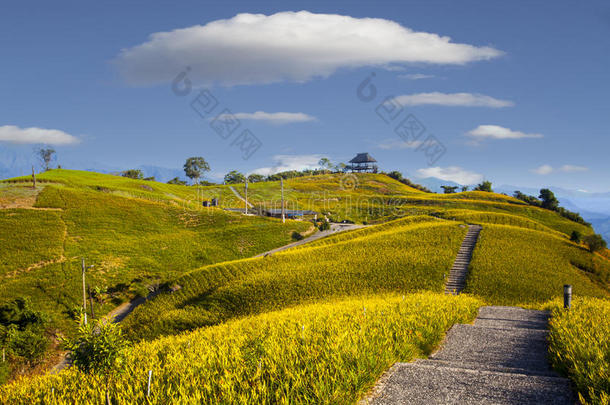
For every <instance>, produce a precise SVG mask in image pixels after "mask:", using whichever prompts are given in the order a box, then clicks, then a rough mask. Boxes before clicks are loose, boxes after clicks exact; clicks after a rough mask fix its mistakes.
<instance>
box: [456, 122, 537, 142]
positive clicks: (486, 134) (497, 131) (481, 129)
mask: <svg viewBox="0 0 610 405" xmlns="http://www.w3.org/2000/svg"><path fill="white" fill-rule="evenodd" d="M466 135H469V136H471V137H473V138H476V139H479V140H480V139H485V138H489V139H522V138H542V137H543V136H544V135H542V134H534V133H525V132H521V131H513V130H512V129H509V128H505V127H501V126H499V125H479V126H478V127H476V128H475V129H473V130H471V131H468V132H467V133H466Z"/></svg>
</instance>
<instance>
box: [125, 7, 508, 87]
mask: <svg viewBox="0 0 610 405" xmlns="http://www.w3.org/2000/svg"><path fill="white" fill-rule="evenodd" d="M500 55H502V52H501V51H499V50H497V49H494V48H492V47H489V46H473V45H469V44H460V43H454V42H451V38H449V37H447V36H440V35H438V34H434V33H427V32H416V31H413V30H411V29H409V28H406V27H403V26H401V25H400V24H398V23H396V22H394V21H390V20H385V19H380V18H353V17H350V16H344V15H335V14H314V13H310V12H308V11H299V12H280V13H277V14H273V15H269V16H267V15H263V14H238V15H236V16H235V17H233V18H230V19H223V20H216V21H212V22H209V23H207V24H205V25H195V26H192V27H188V28H183V29H177V30H174V31H170V32H157V33H153V34H151V35H150V37H149V39H148V41H146V42H144V43H142V44H140V45H137V46H134V47H132V48H127V49H123V50H122V51H121V52H120V54H119V55H118V56H117V58H116V60H115V62H116V63H117V65H118V67H119V70H120V72H121V73H122V75H123V76H124V78H125V79H126V80H127V81H128V82H130V83H133V84H142V85H145V84H154V83H163V82H167V81H170V80H172V79H173V78H174V77H175V76H176V75H177V74H178V73H179V72H181V71H182V70H184V69H185V66H189V67H190V68H191V69H192V70H191V71H190V74H191V77H192V78H193V79H195V80H198V81H201V82H203V83H222V84H227V85H233V84H257V83H272V82H278V81H284V80H291V81H298V82H303V81H307V80H310V79H312V78H314V77H327V76H329V75H331V74H332V73H334V72H335V71H336V70H337V69H340V68H344V67H347V68H350V67H351V68H353V67H361V66H380V67H384V66H388V65H389V64H392V63H394V64H396V63H403V64H405V63H416V62H423V63H433V64H465V63H468V62H472V61H478V60H487V59H491V58H495V57H497V56H500Z"/></svg>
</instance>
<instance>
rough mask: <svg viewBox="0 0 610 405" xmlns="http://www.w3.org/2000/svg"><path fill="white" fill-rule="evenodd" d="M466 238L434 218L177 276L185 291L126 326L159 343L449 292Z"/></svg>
mask: <svg viewBox="0 0 610 405" xmlns="http://www.w3.org/2000/svg"><path fill="white" fill-rule="evenodd" d="M465 233H466V229H465V228H460V227H459V226H458V224H457V223H451V222H449V221H442V220H434V219H432V218H431V221H429V222H428V223H424V224H421V223H420V224H410V225H405V226H402V227H401V226H397V227H394V228H391V229H390V230H387V229H384V228H383V227H381V229H380V231H379V232H376V233H370V234H368V235H364V236H360V237H358V238H355V239H351V240H347V241H345V242H338V243H335V244H332V245H329V246H323V245H322V246H312V247H307V248H302V249H296V250H288V251H285V252H282V253H276V254H274V255H272V256H269V257H261V258H256V259H246V260H239V261H235V262H228V263H221V264H218V265H212V266H207V267H204V268H202V269H200V270H197V271H194V272H191V273H189V274H187V275H185V276H182V277H181V278H179V279H177V281H176V283H177V284H178V285H180V286H182V289H181V290H179V291H177V292H174V293H171V294H169V293H168V294H163V295H161V296H159V297H157V298H155V299H154V300H152V301H150V302H148V303H146V304H144V305H142V306H141V307H139V308H137V309H136V310H135V311H134V313H133V314H131V315H130V316H129V318H127V319H126V320H125V327H126V328H127V330H128V332H129V334H130V336H131V337H132V338H136V339H137V338H147V339H151V338H154V337H157V336H159V335H167V334H173V333H177V332H180V331H182V330H190V329H194V328H197V327H201V326H207V325H214V324H217V323H220V322H224V321H226V320H228V319H231V318H235V317H240V316H247V315H252V314H256V313H260V312H265V311H271V310H278V309H281V308H285V307H287V306H290V305H296V304H301V303H305V302H315V301H322V300H325V299H328V298H334V297H345V296H354V295H362V294H374V293H380V292H383V293H389V292H401V293H406V292H412V291H417V290H433V291H442V289H443V285H444V279H443V274H448V273H449V269H450V267H451V264H452V262H453V259H454V258H455V255H456V254H457V251H458V249H459V246H460V244H461V241H462V239H463V237H464V235H465Z"/></svg>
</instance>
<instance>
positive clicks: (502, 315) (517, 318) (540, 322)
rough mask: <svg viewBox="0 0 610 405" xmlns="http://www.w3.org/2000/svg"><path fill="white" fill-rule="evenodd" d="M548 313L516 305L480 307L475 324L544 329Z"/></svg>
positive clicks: (493, 326) (504, 327)
mask: <svg viewBox="0 0 610 405" xmlns="http://www.w3.org/2000/svg"><path fill="white" fill-rule="evenodd" d="M548 317H549V313H548V312H546V311H534V310H530V309H523V308H516V307H482V308H481V309H480V310H479V316H478V317H477V319H476V320H475V322H474V324H475V326H480V327H492V328H503V329H512V328H521V329H546V328H547V324H548Z"/></svg>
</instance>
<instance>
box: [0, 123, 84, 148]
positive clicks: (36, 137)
mask: <svg viewBox="0 0 610 405" xmlns="http://www.w3.org/2000/svg"><path fill="white" fill-rule="evenodd" d="M0 142H9V143H16V144H37V143H41V144H47V145H70V144H75V143H79V142H80V140H79V139H78V138H77V137H75V136H73V135H70V134H68V133H65V132H63V131H60V130H58V129H44V128H36V127H30V128H19V127H17V126H14V125H4V126H1V127H0Z"/></svg>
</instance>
